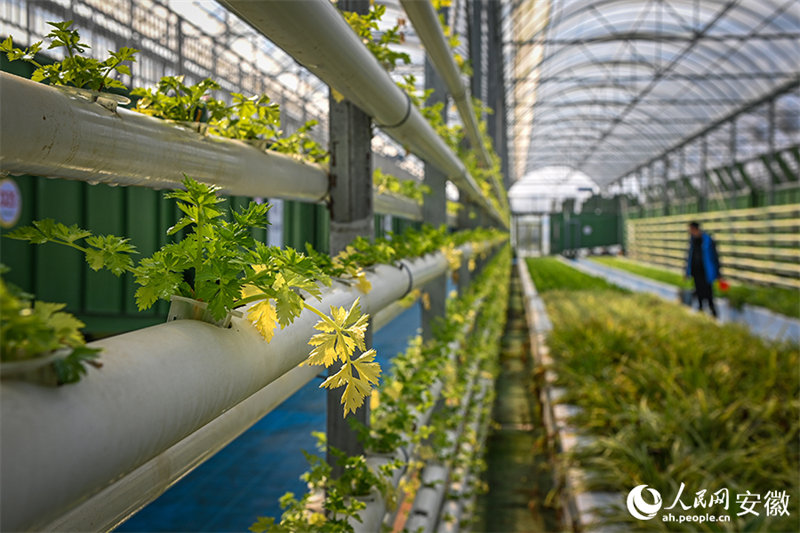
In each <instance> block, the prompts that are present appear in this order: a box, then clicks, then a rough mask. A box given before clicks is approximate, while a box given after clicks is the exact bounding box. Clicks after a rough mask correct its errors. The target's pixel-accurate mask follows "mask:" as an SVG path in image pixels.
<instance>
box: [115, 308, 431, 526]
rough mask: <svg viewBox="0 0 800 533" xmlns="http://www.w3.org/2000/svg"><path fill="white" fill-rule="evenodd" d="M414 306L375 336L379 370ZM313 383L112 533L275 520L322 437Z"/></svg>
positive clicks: (411, 320) (409, 325)
mask: <svg viewBox="0 0 800 533" xmlns="http://www.w3.org/2000/svg"><path fill="white" fill-rule="evenodd" d="M420 321H421V311H420V308H419V305H418V304H415V305H413V306H412V307H410V308H409V309H408V310H406V311H404V312H403V313H402V314H401V315H399V316H398V317H397V318H395V319H394V320H393V321H392V322H390V323H389V324H387V325H386V326H384V327H383V328H382V329H381V330H380V331H378V332H377V333H375V335H374V338H373V346H374V347H375V349H376V351H377V352H378V357H377V360H378V361H379V362H380V363H381V366H382V368H383V369H384V370H385V369H387V368H388V364H387V363H388V361H389V360H390V359H391V358H392V357H394V356H395V355H396V354H398V353H400V352H403V351H405V348H406V346H407V344H408V341H409V340H410V338H411V337H412V336H413V335H415V334H416V331H417V329H418V328H419V327H420ZM319 384H320V380H319V379H314V380H312V381H311V382H310V383H308V384H307V385H306V386H305V387H303V388H302V389H300V390H299V391H297V392H296V393H295V394H294V395H293V396H292V397H290V398H289V399H288V400H286V401H285V402H284V403H283V404H282V405H280V406H279V407H278V408H277V409H275V410H274V411H273V412H271V413H269V414H268V415H267V416H265V417H264V418H263V419H261V420H260V421H259V422H258V423H257V424H255V425H254V426H253V427H252V428H251V429H250V430H248V431H247V432H246V433H244V434H243V435H242V436H241V437H239V438H238V439H236V440H235V441H234V442H232V443H231V444H230V445H228V446H227V447H226V448H225V449H223V450H222V451H220V452H219V453H218V454H217V455H215V456H214V457H212V458H211V459H209V460H208V461H206V462H205V463H204V464H203V465H201V466H200V467H198V468H197V469H196V470H194V471H193V472H192V473H190V474H189V475H188V476H186V477H185V478H184V479H183V480H182V481H180V482H179V483H177V484H176V485H175V486H174V487H172V488H171V489H169V490H168V491H167V492H165V493H164V494H163V495H162V496H161V497H160V498H158V499H157V500H156V501H154V502H152V503H151V504H150V505H148V506H147V507H145V508H144V509H142V510H141V511H140V512H139V513H138V514H136V515H135V516H133V517H132V518H131V519H130V520H128V521H127V522H125V523H124V524H122V525H121V526H120V527H119V528H117V530H116V531H139V532H154V531H198V532H199V531H247V528H248V527H250V525H251V524H252V523H253V522H254V521H255V520H256V518H257V517H258V516H274V517H276V518H279V517H280V515H281V509H280V506H279V505H278V499H279V498H280V497H281V496H283V494H284V493H286V492H288V491H291V492H294V493H295V494H298V495H299V494H302V493H303V492H304V491H305V485H304V484H303V483H302V482H301V481H300V479H299V477H300V475H301V474H302V473H303V472H305V471H306V468H307V463H306V461H305V458H304V457H303V454H302V453H301V452H300V450H308V451H314V444H315V440H314V439H313V438H312V437H311V432H312V431H324V430H325V392H324V391H323V390H322V389H320V388H319Z"/></svg>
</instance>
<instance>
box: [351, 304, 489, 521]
mask: <svg viewBox="0 0 800 533" xmlns="http://www.w3.org/2000/svg"><path fill="white" fill-rule="evenodd" d="M483 300H484V298H483V297H481V298H479V299H478V300H477V301H476V302H475V307H476V308H480V306H481V305H482V304H483ZM475 320H477V316H476V317H474V318H473V320H472V322H467V323H466V324H464V326H463V330H464V332H465V334H469V332H470V331H471V330H472V328H473V327H474V325H475ZM459 348H460V345H459V344H458V343H457V342H451V343H450V344H448V346H447V350H448V356H449V357H450V358H451V359H454V358H455V357H456V353H457V351H458V350H459ZM476 364H477V363H476ZM473 368H475V365H473ZM443 386H444V385H443V384H442V382H441V381H440V380H438V379H437V380H435V381H434V383H433V384H432V385H431V387H430V395H431V398H432V399H433V402H431V406H430V407H429V408H428V409H426V410H425V411H416V413H415V420H414V427H417V428H420V427H423V426H425V425H426V424H427V423H428V421H429V420H430V418H431V416H432V415H433V412H434V410H435V409H436V403H437V401H438V400H439V395H440V394H441V392H442V388H443ZM465 401H466V400H465ZM464 405H466V403H465V404H464ZM464 409H466V407H465V408H464ZM414 448H415V446H414V444H413V443H409V444H408V445H406V446H404V447H402V448H400V449H398V450H396V451H395V452H394V453H393V454H367V464H368V465H369V466H370V467H371V468H372V469H373V470H374V471H378V470H379V469H380V467H382V466H384V465H386V464H388V463H389V462H391V461H392V460H393V459H401V460H403V461H405V462H408V461H409V460H410V459H411V457H413V456H414V451H415V450H414ZM426 468H427V467H426ZM405 473H406V472H405V469H397V470H395V471H394V472H393V476H392V486H393V487H395V488H397V487H398V486H399V485H400V480H401V479H402V477H403V475H405ZM373 496H374V497H373V498H372V500H371V501H369V502H367V508H366V509H364V510H363V511H362V512H361V513H359V519H360V520H351V521H350V525H351V526H352V527H353V529H354V531H355V532H356V533H371V532H374V531H379V530H380V529H381V527H382V526H381V524H382V523H384V522H385V519H386V517H387V513H386V501H385V500H384V499H383V497H382V496H381V495H380V494H377V493H376V494H374V495H373Z"/></svg>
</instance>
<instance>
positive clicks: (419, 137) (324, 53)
mask: <svg viewBox="0 0 800 533" xmlns="http://www.w3.org/2000/svg"><path fill="white" fill-rule="evenodd" d="M219 3H220V4H222V5H223V6H225V7H226V8H228V9H229V10H230V11H231V12H233V13H235V14H236V15H237V16H239V17H240V18H242V19H243V20H244V21H246V22H247V23H248V24H250V25H251V26H253V28H255V29H256V30H257V31H259V32H260V33H262V34H263V35H265V36H266V37H268V38H269V39H270V40H271V41H272V42H274V43H275V44H277V45H278V46H280V47H281V48H282V49H283V50H285V51H286V52H287V53H288V54H289V55H291V56H292V57H294V58H295V59H296V60H297V61H298V62H299V63H301V64H302V65H303V66H305V67H306V68H307V69H309V70H310V71H311V72H313V73H314V74H315V75H317V76H318V77H319V78H320V79H322V81H324V82H325V83H326V84H328V85H329V86H330V87H331V88H332V89H335V90H336V91H338V92H339V93H341V94H342V95H343V96H344V97H345V98H347V99H348V100H349V101H351V102H353V103H354V104H355V105H356V106H358V107H359V108H360V109H361V110H362V111H364V112H365V113H366V114H368V115H369V116H371V117H372V118H373V119H374V120H375V122H376V123H377V125H378V126H380V127H382V128H383V129H384V131H385V132H386V133H387V134H389V135H390V136H392V137H393V138H394V139H395V140H396V141H398V142H399V143H400V144H402V145H403V146H408V147H409V149H410V150H411V151H412V152H413V153H415V154H416V155H418V156H419V157H420V158H422V159H424V160H425V161H427V162H428V163H430V164H432V165H433V166H435V167H436V168H438V169H439V170H441V171H442V172H443V173H444V174H445V175H446V176H447V177H448V178H449V179H450V180H451V181H453V183H454V184H455V185H456V186H458V188H459V189H461V190H462V191H463V192H464V193H465V194H466V195H467V196H468V197H469V198H470V199H472V200H473V201H474V202H476V203H477V204H478V205H480V206H482V207H483V208H484V209H485V210H486V211H487V213H489V214H490V215H492V216H493V217H495V218H496V219H497V220H498V221H500V222H501V223H505V222H504V221H503V220H502V217H501V216H500V215H499V214H498V213H497V212H496V211H495V210H494V208H493V207H492V206H491V204H489V203H488V201H487V199H486V198H485V197H484V196H483V194H482V193H481V191H480V189H479V188H478V186H477V184H476V183H475V180H474V179H473V178H472V176H470V175H469V173H468V172H467V170H466V168H465V167H464V164H463V163H462V162H461V161H460V160H459V159H458V158H457V157H456V155H455V154H454V153H453V151H452V150H450V148H449V147H448V146H447V145H446V144H445V142H444V140H442V138H441V137H439V135H438V134H437V133H436V131H434V129H433V128H432V127H431V125H430V124H429V123H428V122H427V120H425V118H424V117H423V116H422V114H421V113H420V112H419V110H418V109H417V108H416V107H415V106H414V105H413V104H412V103H411V101H410V100H409V97H408V95H406V94H405V93H404V92H403V91H402V90H401V89H400V88H399V87H398V86H397V85H396V84H395V83H394V81H392V79H391V77H390V76H389V74H388V73H387V72H386V71H385V70H384V69H383V67H382V66H381V65H380V63H378V60H377V59H375V57H374V56H373V55H372V54H371V53H370V51H369V50H368V49H367V48H366V47H365V46H364V44H363V43H362V42H361V40H360V39H359V37H358V36H357V35H356V34H355V32H353V30H352V29H351V28H350V26H349V25H348V24H347V22H346V21H345V19H344V17H343V16H342V14H341V13H340V12H339V11H338V10H337V9H336V7H335V6H334V5H333V4H331V2H330V1H329V0H305V1H302V2H253V1H250V0H219Z"/></svg>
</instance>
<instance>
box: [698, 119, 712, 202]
mask: <svg viewBox="0 0 800 533" xmlns="http://www.w3.org/2000/svg"><path fill="white" fill-rule="evenodd" d="M707 169H708V137H706V136H705V135H703V137H702V138H701V143H700V199H699V201H698V202H697V210H698V211H699V212H701V213H703V212H705V211H708V180H709V178H708V171H707Z"/></svg>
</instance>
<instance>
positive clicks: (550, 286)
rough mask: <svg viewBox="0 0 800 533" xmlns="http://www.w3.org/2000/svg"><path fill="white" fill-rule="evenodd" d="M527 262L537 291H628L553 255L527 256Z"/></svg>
mask: <svg viewBox="0 0 800 533" xmlns="http://www.w3.org/2000/svg"><path fill="white" fill-rule="evenodd" d="M527 262H528V270H529V271H530V273H531V278H532V279H533V283H534V285H536V290H537V291H538V292H539V293H546V292H547V291H553V290H575V291H579V290H596V289H601V290H612V291H617V292H625V293H627V292H628V291H625V290H624V289H620V288H618V287H617V286H615V285H612V284H610V283H608V282H607V281H606V280H604V279H602V278H598V277H595V276H590V275H588V274H584V273H583V272H580V271H578V270H576V269H574V268H572V267H570V266H567V265H565V264H564V263H562V262H561V261H559V260H558V259H555V258H553V257H536V258H528V259H527Z"/></svg>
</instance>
